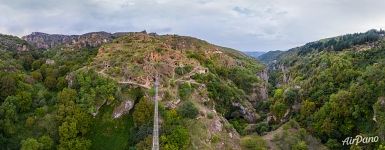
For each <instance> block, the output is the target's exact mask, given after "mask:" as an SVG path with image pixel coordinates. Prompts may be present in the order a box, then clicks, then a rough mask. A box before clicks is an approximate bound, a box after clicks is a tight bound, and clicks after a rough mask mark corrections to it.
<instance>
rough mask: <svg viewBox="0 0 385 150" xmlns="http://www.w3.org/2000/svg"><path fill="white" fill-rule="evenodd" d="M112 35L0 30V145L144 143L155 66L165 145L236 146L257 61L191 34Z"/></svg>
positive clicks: (252, 94) (247, 118)
mask: <svg viewBox="0 0 385 150" xmlns="http://www.w3.org/2000/svg"><path fill="white" fill-rule="evenodd" d="M108 35H112V34H107V33H105V32H94V33H89V34H85V35H80V36H66V35H50V34H44V33H33V34H31V35H29V36H26V37H24V39H26V40H27V41H24V40H22V39H20V38H18V37H13V36H8V35H1V36H0V37H1V38H0V39H1V42H0V44H1V45H0V49H1V50H0V52H1V55H0V57H1V59H0V88H1V91H0V100H1V106H0V131H1V132H0V145H1V146H0V147H1V149H26V150H27V149H28V150H29V149H103V150H105V149H150V148H151V146H152V143H151V142H152V131H153V122H152V121H153V108H154V106H153V101H152V100H153V94H154V91H153V90H154V89H153V88H152V87H153V84H154V83H153V78H154V77H155V75H156V74H158V75H159V76H160V84H161V85H160V88H159V89H160V91H159V93H160V98H161V102H160V108H159V110H160V118H161V124H160V126H161V128H160V137H159V139H160V145H161V149H240V147H241V145H240V138H241V137H240V135H239V133H241V134H242V135H243V133H242V132H243V128H242V127H244V126H245V125H246V124H248V123H253V122H256V121H257V119H258V114H257V113H256V111H255V108H254V106H255V104H256V101H259V100H261V95H266V93H263V92H265V91H260V90H259V89H260V88H263V86H265V83H264V82H265V81H264V80H263V79H262V78H261V77H259V76H257V74H258V73H260V72H261V71H262V70H263V66H262V65H261V64H259V63H258V62H256V61H255V60H254V59H252V58H250V57H248V56H246V55H244V54H243V53H240V52H238V51H235V50H232V49H229V48H224V47H219V46H215V45H212V44H209V43H207V42H205V41H202V40H199V39H195V38H191V37H183V36H177V35H162V36H160V35H156V34H147V33H146V32H131V33H118V34H113V35H114V36H108ZM74 37H76V38H74ZM82 37H84V38H82ZM104 38H106V39H104ZM41 39H43V40H41ZM68 39H73V41H72V42H69V41H68ZM244 81H248V82H244Z"/></svg>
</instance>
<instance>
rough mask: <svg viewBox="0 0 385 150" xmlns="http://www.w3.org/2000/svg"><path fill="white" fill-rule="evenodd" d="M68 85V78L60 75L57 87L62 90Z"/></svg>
mask: <svg viewBox="0 0 385 150" xmlns="http://www.w3.org/2000/svg"><path fill="white" fill-rule="evenodd" d="M66 87H68V83H67V80H66V79H65V78H64V77H59V78H58V81H57V85H56V88H57V89H58V90H62V89H64V88H66Z"/></svg>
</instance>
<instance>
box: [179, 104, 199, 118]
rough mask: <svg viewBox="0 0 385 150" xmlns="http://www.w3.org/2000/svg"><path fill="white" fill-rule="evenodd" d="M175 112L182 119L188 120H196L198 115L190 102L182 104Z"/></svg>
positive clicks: (196, 109)
mask: <svg viewBox="0 0 385 150" xmlns="http://www.w3.org/2000/svg"><path fill="white" fill-rule="evenodd" d="M177 112H178V114H179V115H181V116H182V117H184V118H190V119H194V118H196V117H197V116H198V114H199V111H198V108H196V107H195V105H194V104H193V103H192V102H190V101H187V102H184V103H183V104H182V106H180V107H179V108H178V110H177Z"/></svg>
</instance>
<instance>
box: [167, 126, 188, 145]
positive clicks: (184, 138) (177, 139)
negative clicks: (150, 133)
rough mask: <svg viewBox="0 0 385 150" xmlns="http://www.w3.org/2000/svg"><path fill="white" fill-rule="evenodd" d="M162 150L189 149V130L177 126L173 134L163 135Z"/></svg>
mask: <svg viewBox="0 0 385 150" xmlns="http://www.w3.org/2000/svg"><path fill="white" fill-rule="evenodd" d="M160 142H161V146H162V148H161V149H165V150H175V149H187V147H188V146H189V145H190V136H189V133H188V130H187V129H186V128H184V127H182V126H176V127H175V128H173V132H172V133H171V134H166V135H162V136H161V137H160Z"/></svg>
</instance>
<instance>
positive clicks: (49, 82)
mask: <svg viewBox="0 0 385 150" xmlns="http://www.w3.org/2000/svg"><path fill="white" fill-rule="evenodd" d="M56 84H57V80H56V78H55V77H53V76H47V77H46V78H45V80H44V85H45V86H46V87H47V88H48V89H50V90H54V89H55V88H56Z"/></svg>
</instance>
